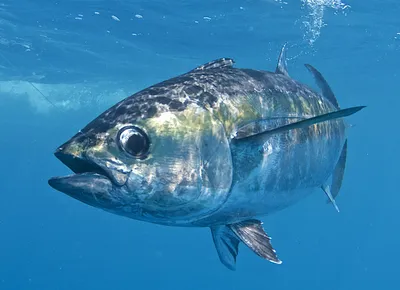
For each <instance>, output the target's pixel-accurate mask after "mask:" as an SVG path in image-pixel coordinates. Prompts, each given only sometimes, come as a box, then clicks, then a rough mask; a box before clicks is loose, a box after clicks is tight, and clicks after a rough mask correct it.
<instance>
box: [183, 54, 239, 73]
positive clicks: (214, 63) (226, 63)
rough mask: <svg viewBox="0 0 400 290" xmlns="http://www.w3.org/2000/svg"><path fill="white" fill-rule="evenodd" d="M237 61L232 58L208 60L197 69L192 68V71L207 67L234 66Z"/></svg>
mask: <svg viewBox="0 0 400 290" xmlns="http://www.w3.org/2000/svg"><path fill="white" fill-rule="evenodd" d="M234 63H235V61H234V60H233V59H232V58H226V57H224V58H220V59H216V60H213V61H210V62H207V63H205V64H202V65H200V66H198V67H196V68H195V69H193V70H191V72H194V71H200V70H207V69H214V68H226V67H233V64H234Z"/></svg>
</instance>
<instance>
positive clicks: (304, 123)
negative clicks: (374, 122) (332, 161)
mask: <svg viewBox="0 0 400 290" xmlns="http://www.w3.org/2000/svg"><path fill="white" fill-rule="evenodd" d="M363 108H365V106H359V107H351V108H347V109H342V110H338V111H334V112H330V113H326V114H322V115H318V116H315V117H311V118H307V119H302V120H299V121H296V122H291V123H289V124H286V125H283V126H277V127H270V128H268V129H266V128H263V127H262V126H260V127H259V126H254V124H253V123H254V122H251V123H248V124H246V125H244V126H242V127H239V128H238V129H237V130H236V131H235V132H234V133H233V134H232V135H231V138H232V139H236V140H240V139H244V138H250V137H254V136H258V135H261V134H262V135H264V136H271V135H273V134H278V133H282V132H285V131H289V130H294V129H299V128H305V127H309V126H312V125H314V124H318V123H322V122H325V121H330V120H334V119H338V118H343V117H347V116H350V115H353V114H354V113H357V112H358V111H360V110H361V109H363ZM276 119H277V118H276ZM283 119H288V118H283ZM255 122H260V120H257V121H255ZM249 127H252V129H251V130H249ZM257 128H261V130H257Z"/></svg>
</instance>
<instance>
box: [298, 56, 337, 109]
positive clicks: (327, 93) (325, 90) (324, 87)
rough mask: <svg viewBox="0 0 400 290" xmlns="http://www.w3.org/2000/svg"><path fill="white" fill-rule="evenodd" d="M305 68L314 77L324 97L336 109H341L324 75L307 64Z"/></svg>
mask: <svg viewBox="0 0 400 290" xmlns="http://www.w3.org/2000/svg"><path fill="white" fill-rule="evenodd" d="M305 67H306V68H307V69H308V70H309V72H311V74H312V75H313V76H314V79H315V82H316V83H317V85H318V87H319V88H320V89H321V91H322V95H323V96H324V97H325V98H327V99H328V100H329V101H330V102H331V103H332V104H333V105H334V106H335V107H336V109H338V110H339V109H340V107H339V103H338V101H337V99H336V97H335V94H334V93H333V92H332V89H331V87H330V86H329V85H328V83H327V81H326V80H325V78H324V77H323V76H322V74H321V73H320V72H319V71H318V70H317V69H316V68H315V67H313V66H312V65H310V64H305Z"/></svg>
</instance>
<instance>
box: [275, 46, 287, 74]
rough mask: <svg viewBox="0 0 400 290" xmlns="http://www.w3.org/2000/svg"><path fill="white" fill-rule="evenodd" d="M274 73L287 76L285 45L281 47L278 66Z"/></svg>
mask: <svg viewBox="0 0 400 290" xmlns="http://www.w3.org/2000/svg"><path fill="white" fill-rule="evenodd" d="M275 73H277V74H281V75H285V76H287V77H288V76H289V73H288V71H287V62H286V43H285V44H284V45H283V47H282V49H281V53H280V54H279V58H278V64H277V65H276V70H275Z"/></svg>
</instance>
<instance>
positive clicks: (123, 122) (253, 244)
mask: <svg viewBox="0 0 400 290" xmlns="http://www.w3.org/2000/svg"><path fill="white" fill-rule="evenodd" d="M233 64H234V61H233V60H232V59H229V58H223V59H219V60H216V61H213V62H210V63H207V64H204V65H202V66H199V67H197V68H195V69H193V70H191V71H189V72H187V73H185V74H183V75H180V76H177V77H175V78H171V79H169V80H166V81H164V82H161V83H159V84H156V85H154V86H151V87H149V88H146V89H144V90H142V91H140V92H138V93H136V94H134V95H132V96H130V97H128V98H126V99H124V100H122V101H121V102H119V103H117V104H116V105H114V106H113V107H111V108H110V109H108V110H107V111H105V112H104V113H103V114H101V115H100V116H98V117H97V118H96V119H94V120H93V121H92V122H90V123H89V124H88V125H87V126H86V127H85V128H83V129H82V130H81V131H79V132H78V133H77V134H76V135H75V136H73V137H72V138H71V139H70V140H68V141H67V142H66V143H64V144H63V145H61V146H60V147H59V148H58V149H57V150H56V152H55V155H56V156H57V157H58V158H59V159H60V160H61V161H62V162H63V163H65V164H66V165H67V166H68V167H70V168H71V169H72V170H73V171H74V173H75V174H73V175H70V176H65V177H56V178H52V179H50V180H49V184H50V185H51V186H52V187H54V188H55V189H57V190H59V191H62V192H64V193H66V194H68V195H70V196H72V197H73V198H76V199H78V200H80V201H82V202H85V203H87V204H89V205H91V206H95V207H98V208H101V209H103V210H105V211H108V212H111V213H114V214H118V215H122V216H126V217H129V218H133V219H136V220H142V221H146V222H151V223H157V224H162V225H169V226H188V227H210V229H211V232H212V236H213V239H214V242H215V245H216V248H217V251H218V255H219V257H220V260H221V262H222V263H223V264H224V265H225V266H227V267H228V268H230V269H234V268H235V263H236V255H237V249H238V245H239V242H243V243H245V244H246V245H247V246H249V247H250V248H251V249H252V250H253V251H254V252H255V253H256V254H258V255H259V256H261V257H263V258H265V259H268V260H270V261H272V262H275V263H280V260H279V259H278V258H277V256H276V254H275V250H274V249H273V248H272V246H271V244H270V242H269V237H268V235H267V234H266V233H265V231H264V230H263V228H262V226H261V222H260V221H259V220H258V219H257V218H259V217H260V216H265V215H268V214H271V213H273V212H276V211H278V210H281V209H283V208H285V207H287V206H289V205H291V204H294V203H295V202H297V201H299V200H301V199H302V198H304V197H305V196H307V195H309V194H311V193H312V192H313V191H315V190H318V189H321V188H323V189H324V191H325V192H326V194H327V195H328V197H330V199H331V201H332V202H333V203H334V197H336V195H337V194H338V191H339V189H340V185H341V182H342V178H343V171H344V163H345V160H346V158H345V156H346V154H345V153H346V152H347V137H346V123H345V121H344V119H343V116H347V115H350V114H353V113H354V112H356V111H358V110H360V109H361V107H357V108H356V109H345V110H340V108H339V105H338V103H337V101H336V98H335V96H334V95H333V93H332V91H331V89H330V87H329V86H328V84H327V83H326V81H325V80H324V79H323V77H322V75H321V74H320V73H319V72H318V71H317V70H315V69H314V68H313V67H311V66H308V67H307V68H308V69H309V70H310V71H311V72H312V73H313V75H314V77H315V78H316V80H317V83H318V84H319V86H320V88H321V89H322V91H323V94H319V93H317V92H315V91H314V90H312V89H311V88H309V87H308V86H306V85H304V84H301V83H299V82H297V81H296V80H294V79H292V78H291V77H290V76H289V75H288V73H287V70H286V65H285V59H284V49H283V50H282V52H281V55H280V57H279V61H278V66H277V68H276V71H275V72H268V71H261V70H253V69H240V68H235V67H234V66H233ZM346 110H347V111H346ZM343 156H344V158H343ZM330 179H331V180H332V192H331V191H330V188H331V187H330V186H329V182H328V181H329V180H330Z"/></svg>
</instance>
